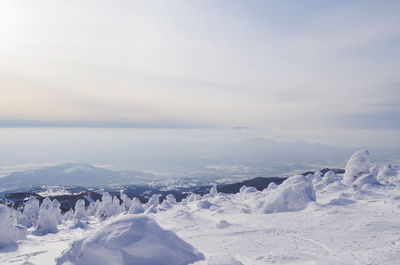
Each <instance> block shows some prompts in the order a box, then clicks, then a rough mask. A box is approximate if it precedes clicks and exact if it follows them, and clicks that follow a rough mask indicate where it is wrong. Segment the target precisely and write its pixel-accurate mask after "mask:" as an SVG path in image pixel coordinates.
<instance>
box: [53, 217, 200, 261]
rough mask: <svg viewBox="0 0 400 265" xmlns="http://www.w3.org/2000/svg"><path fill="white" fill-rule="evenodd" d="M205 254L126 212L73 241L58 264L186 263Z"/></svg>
mask: <svg viewBox="0 0 400 265" xmlns="http://www.w3.org/2000/svg"><path fill="white" fill-rule="evenodd" d="M203 259H204V256H203V255H202V254H201V253H199V252H198V251H197V250H195V249H194V248H193V247H192V246H190V245H189V244H187V243H186V242H184V241H183V240H182V239H180V238H179V237H177V236H176V234H175V233H174V232H171V231H167V230H164V229H162V228H161V227H160V226H159V225H158V224H157V223H156V222H155V221H154V220H153V219H152V218H149V217H147V216H135V215H125V216H120V217H118V218H116V219H115V220H113V221H112V222H111V223H109V224H107V225H105V226H104V227H102V228H101V229H100V230H99V231H97V232H96V233H94V234H93V235H90V236H89V237H87V238H84V239H82V240H78V241H76V242H74V243H73V245H72V247H71V249H69V250H68V251H66V252H65V253H64V254H63V255H62V256H61V258H59V259H58V262H57V265H63V264H71V263H72V264H75V265H109V264H126V265H130V264H132V265H135V264H141V265H155V264H160V265H169V264H174V265H185V264H190V263H193V262H195V261H198V260H203Z"/></svg>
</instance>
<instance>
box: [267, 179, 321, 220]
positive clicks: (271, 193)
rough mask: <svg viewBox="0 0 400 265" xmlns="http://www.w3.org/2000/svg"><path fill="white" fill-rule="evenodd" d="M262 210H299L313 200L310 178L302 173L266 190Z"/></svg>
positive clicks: (313, 193)
mask: <svg viewBox="0 0 400 265" xmlns="http://www.w3.org/2000/svg"><path fill="white" fill-rule="evenodd" d="M266 195H267V196H266V198H265V202H264V205H263V206H262V211H263V212H265V213H275V212H287V211H300V210H303V209H305V208H306V207H307V205H308V203H310V202H313V201H315V191H314V188H313V185H312V180H311V179H309V178H307V177H304V176H302V175H298V176H293V177H290V178H288V179H287V180H285V181H284V182H283V183H282V184H281V185H279V186H278V187H277V188H276V189H273V190H266Z"/></svg>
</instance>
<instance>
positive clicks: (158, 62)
mask: <svg viewBox="0 0 400 265" xmlns="http://www.w3.org/2000/svg"><path fill="white" fill-rule="evenodd" d="M399 13H400V2H399V1H311V0H310V1H257V0H254V1H234V0H230V1H207V0H205V1H175V0H171V1H124V0H115V1H102V0H95V1H94V0H93V1H90V0H87V1H81V0H68V1H53V0H35V1H29V0H27V1H20V0H13V1H6V0H4V1H0V126H2V127H20V126H22V127H23V126H31V127H38V126H39V127H40V126H59V127H62V126H87V127H138V128H232V127H235V126H241V127H249V128H261V129H293V130H303V129H315V130H319V129H335V130H367V131H368V130H392V131H397V130H400V118H399V117H400V104H399V100H400V26H399V25H400V16H399ZM397 135H399V134H397Z"/></svg>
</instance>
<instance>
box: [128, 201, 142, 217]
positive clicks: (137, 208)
mask: <svg viewBox="0 0 400 265" xmlns="http://www.w3.org/2000/svg"><path fill="white" fill-rule="evenodd" d="M143 212H144V207H143V204H142V203H141V202H140V201H139V199H138V198H136V197H133V199H132V203H131V207H130V208H129V210H128V213H129V214H139V213H143Z"/></svg>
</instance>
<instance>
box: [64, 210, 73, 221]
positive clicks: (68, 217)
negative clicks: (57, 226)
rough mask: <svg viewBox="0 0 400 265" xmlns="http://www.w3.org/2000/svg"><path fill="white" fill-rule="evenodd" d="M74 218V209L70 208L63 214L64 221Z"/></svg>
mask: <svg viewBox="0 0 400 265" xmlns="http://www.w3.org/2000/svg"><path fill="white" fill-rule="evenodd" d="M73 218H74V209H72V208H71V209H69V211H68V212H66V213H65V214H64V216H63V220H64V221H71V220H72V219H73Z"/></svg>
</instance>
